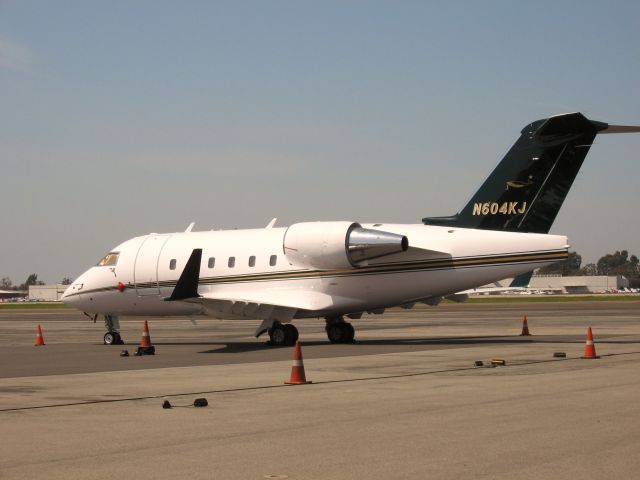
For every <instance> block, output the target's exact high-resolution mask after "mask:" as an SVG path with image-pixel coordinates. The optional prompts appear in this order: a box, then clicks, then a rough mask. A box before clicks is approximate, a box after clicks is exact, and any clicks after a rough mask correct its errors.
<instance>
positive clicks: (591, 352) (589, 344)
mask: <svg viewBox="0 0 640 480" xmlns="http://www.w3.org/2000/svg"><path fill="white" fill-rule="evenodd" d="M580 358H587V359H590V358H600V357H598V356H597V355H596V346H595V345H594V343H593V333H592V332H591V327H589V329H588V330H587V341H586V342H585V345H584V355H583V356H582V357H580Z"/></svg>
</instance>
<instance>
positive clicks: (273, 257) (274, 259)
mask: <svg viewBox="0 0 640 480" xmlns="http://www.w3.org/2000/svg"><path fill="white" fill-rule="evenodd" d="M276 263H278V256H277V255H271V257H270V258H269V265H271V266H272V267H275V266H276Z"/></svg>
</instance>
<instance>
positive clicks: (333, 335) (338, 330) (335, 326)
mask: <svg viewBox="0 0 640 480" xmlns="http://www.w3.org/2000/svg"><path fill="white" fill-rule="evenodd" d="M326 330H327V337H328V338H329V341H330V342H331V343H345V341H346V339H347V335H348V332H347V328H346V323H343V322H336V323H331V324H329V325H327V328H326Z"/></svg>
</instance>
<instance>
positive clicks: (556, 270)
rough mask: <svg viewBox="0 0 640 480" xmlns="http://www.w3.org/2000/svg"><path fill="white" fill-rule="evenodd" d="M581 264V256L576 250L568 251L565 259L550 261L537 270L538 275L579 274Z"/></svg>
mask: <svg viewBox="0 0 640 480" xmlns="http://www.w3.org/2000/svg"><path fill="white" fill-rule="evenodd" d="M581 264H582V256H580V255H579V254H578V253H577V252H569V256H568V257H567V259H566V260H562V261H561V262H557V263H552V264H551V265H547V266H546V267H542V268H541V269H540V270H538V275H563V276H565V277H566V276H570V275H580V265H581Z"/></svg>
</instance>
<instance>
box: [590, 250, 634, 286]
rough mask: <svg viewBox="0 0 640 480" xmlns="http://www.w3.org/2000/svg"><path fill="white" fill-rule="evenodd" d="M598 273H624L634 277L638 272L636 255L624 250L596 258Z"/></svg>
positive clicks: (628, 276)
mask: <svg viewBox="0 0 640 480" xmlns="http://www.w3.org/2000/svg"><path fill="white" fill-rule="evenodd" d="M598 274H599V275H624V276H625V277H627V278H629V279H630V278H634V277H637V276H638V275H639V274H640V270H639V269H638V257H636V256H635V255H631V257H629V252H628V251H626V250H620V251H617V250H616V252H615V253H609V254H607V255H605V256H603V257H601V258H600V260H598Z"/></svg>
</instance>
